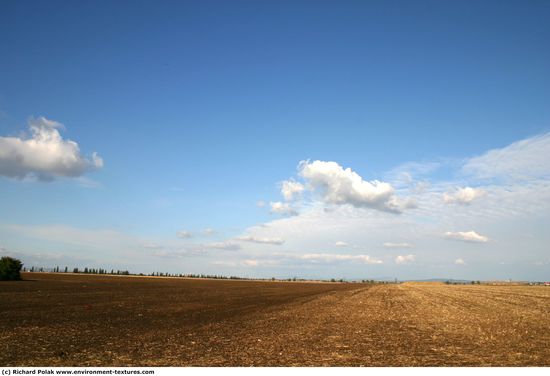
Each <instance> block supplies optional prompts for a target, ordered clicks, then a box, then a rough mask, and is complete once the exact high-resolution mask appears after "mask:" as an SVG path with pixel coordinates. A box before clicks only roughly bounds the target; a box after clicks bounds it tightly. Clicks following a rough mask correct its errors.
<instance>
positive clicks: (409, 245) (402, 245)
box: [383, 242, 413, 248]
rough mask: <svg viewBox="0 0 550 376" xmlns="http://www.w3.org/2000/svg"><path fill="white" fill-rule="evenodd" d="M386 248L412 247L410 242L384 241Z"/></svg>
mask: <svg viewBox="0 0 550 376" xmlns="http://www.w3.org/2000/svg"><path fill="white" fill-rule="evenodd" d="M383 245H384V247H386V248H412V247H413V245H412V244H410V243H389V242H388V243H384V244H383Z"/></svg>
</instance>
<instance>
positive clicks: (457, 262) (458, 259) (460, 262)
mask: <svg viewBox="0 0 550 376" xmlns="http://www.w3.org/2000/svg"><path fill="white" fill-rule="evenodd" d="M455 265H466V261H464V260H463V259H461V258H457V259H456V260H455Z"/></svg>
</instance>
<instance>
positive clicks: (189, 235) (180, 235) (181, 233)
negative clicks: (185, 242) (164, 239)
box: [176, 230, 193, 239]
mask: <svg viewBox="0 0 550 376" xmlns="http://www.w3.org/2000/svg"><path fill="white" fill-rule="evenodd" d="M176 236H177V237H178V238H181V239H189V238H192V237H193V234H192V233H190V232H189V231H187V230H181V231H178V232H177V233H176Z"/></svg>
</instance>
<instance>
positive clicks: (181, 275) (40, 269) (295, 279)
mask: <svg viewBox="0 0 550 376" xmlns="http://www.w3.org/2000/svg"><path fill="white" fill-rule="evenodd" d="M23 271H24V272H27V271H28V272H31V273H32V272H51V273H69V268H68V267H67V266H65V267H64V268H60V267H59V266H56V267H54V268H45V267H35V266H32V267H31V268H30V269H27V268H23ZM71 272H72V273H81V274H101V275H133V276H142V277H145V276H149V277H175V278H203V279H231V280H264V281H286V282H304V281H310V279H305V278H298V277H292V278H275V277H271V278H248V277H239V276H235V275H231V276H226V275H219V274H194V273H164V272H152V273H149V274H144V273H139V274H134V273H130V272H129V271H128V270H114V269H111V270H110V271H109V270H107V269H103V268H88V267H85V268H84V269H80V268H73V269H72V271H71ZM318 281H321V282H333V283H347V282H350V281H346V280H345V279H343V278H340V279H335V278H331V279H319V280H318ZM351 282H356V281H351ZM357 282H359V281H357ZM360 282H361V283H372V284H374V283H381V284H386V283H390V282H388V281H375V280H374V279H363V280H361V281H360ZM392 283H393V282H392Z"/></svg>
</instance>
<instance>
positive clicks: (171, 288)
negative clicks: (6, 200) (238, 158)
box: [0, 273, 550, 366]
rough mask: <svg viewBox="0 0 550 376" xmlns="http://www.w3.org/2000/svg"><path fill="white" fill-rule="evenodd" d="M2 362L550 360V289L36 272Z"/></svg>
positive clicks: (0, 331) (9, 328)
mask: <svg viewBox="0 0 550 376" xmlns="http://www.w3.org/2000/svg"><path fill="white" fill-rule="evenodd" d="M24 278H25V279H26V281H21V282H1V283H0V366H83V365H87V366H248V365H255V366H360V365H364V366H443V365H447V366H489V365H491V366H520V365H521V366H529V365H533V366H534V365H537V366H550V346H548V344H550V288H548V287H542V286H541V287H538V286H533V287H529V286H483V285H481V286H479V285H476V286H448V285H443V284H402V285H365V284H340V283H299V282H296V283H285V282H254V281H221V280H191V279H176V278H132V277H109V276H90V275H64V274H40V273H32V274H25V275H24Z"/></svg>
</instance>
